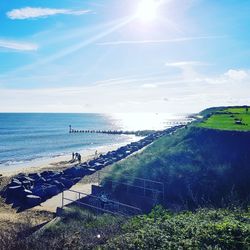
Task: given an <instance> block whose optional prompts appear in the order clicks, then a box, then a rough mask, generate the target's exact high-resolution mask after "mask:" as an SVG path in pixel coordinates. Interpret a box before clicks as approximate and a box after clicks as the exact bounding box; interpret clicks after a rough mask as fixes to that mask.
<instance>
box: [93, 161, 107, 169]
mask: <svg viewBox="0 0 250 250" xmlns="http://www.w3.org/2000/svg"><path fill="white" fill-rule="evenodd" d="M103 167H104V166H103V164H101V163H99V162H96V163H95V164H94V165H93V168H94V169H95V170H100V169H102V168H103Z"/></svg>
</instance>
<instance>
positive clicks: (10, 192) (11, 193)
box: [6, 186, 24, 198]
mask: <svg viewBox="0 0 250 250" xmlns="http://www.w3.org/2000/svg"><path fill="white" fill-rule="evenodd" d="M23 190H24V187H23V186H11V187H8V188H7V189H6V196H7V198H8V197H15V196H17V194H18V193H20V192H22V191H23Z"/></svg>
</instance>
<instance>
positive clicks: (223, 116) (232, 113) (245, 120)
mask: <svg viewBox="0 0 250 250" xmlns="http://www.w3.org/2000/svg"><path fill="white" fill-rule="evenodd" d="M197 126H199V127H202V128H211V129H219V130H230V131H250V110H248V111H246V108H245V107H235V108H223V109H221V110H215V111H214V112H212V113H211V114H210V115H208V118H205V120H204V121H202V122H201V123H198V125H197Z"/></svg>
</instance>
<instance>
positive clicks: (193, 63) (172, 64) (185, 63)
mask: <svg viewBox="0 0 250 250" xmlns="http://www.w3.org/2000/svg"><path fill="white" fill-rule="evenodd" d="M165 65H166V66H167V67H177V68H182V67H187V66H204V65H207V64H206V63H204V62H199V61H180V62H167V63H166V64H165Z"/></svg>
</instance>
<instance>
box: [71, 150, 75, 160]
mask: <svg viewBox="0 0 250 250" xmlns="http://www.w3.org/2000/svg"><path fill="white" fill-rule="evenodd" d="M74 160H75V153H74V152H73V153H72V161H74Z"/></svg>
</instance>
